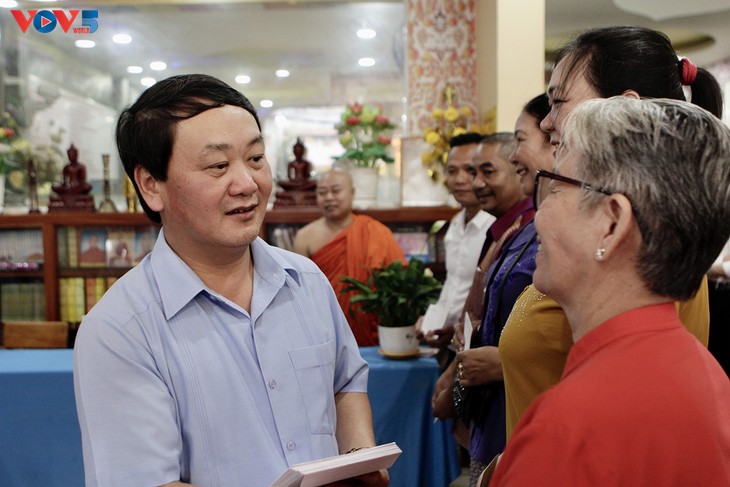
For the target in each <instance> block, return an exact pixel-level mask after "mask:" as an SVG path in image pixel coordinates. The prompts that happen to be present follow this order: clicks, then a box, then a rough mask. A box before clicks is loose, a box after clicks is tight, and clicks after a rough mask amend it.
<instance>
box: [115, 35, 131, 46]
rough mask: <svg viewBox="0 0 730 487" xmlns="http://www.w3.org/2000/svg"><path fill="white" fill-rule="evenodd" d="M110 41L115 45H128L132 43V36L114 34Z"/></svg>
mask: <svg viewBox="0 0 730 487" xmlns="http://www.w3.org/2000/svg"><path fill="white" fill-rule="evenodd" d="M112 41H114V42H115V43H116V44H129V43H130V42H132V36H131V35H129V34H114V36H113V37H112Z"/></svg>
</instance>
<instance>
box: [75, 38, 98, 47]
mask: <svg viewBox="0 0 730 487" xmlns="http://www.w3.org/2000/svg"><path fill="white" fill-rule="evenodd" d="M74 45H75V46H76V47H78V48H81V49H90V48H92V47H95V46H96V42H94V41H91V40H89V39H79V40H77V41H76V42H74Z"/></svg>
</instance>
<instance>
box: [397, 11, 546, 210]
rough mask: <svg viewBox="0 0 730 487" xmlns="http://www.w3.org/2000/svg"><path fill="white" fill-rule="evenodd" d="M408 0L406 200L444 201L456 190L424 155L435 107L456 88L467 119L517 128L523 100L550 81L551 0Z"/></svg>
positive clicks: (490, 128) (481, 125) (482, 127)
mask: <svg viewBox="0 0 730 487" xmlns="http://www.w3.org/2000/svg"><path fill="white" fill-rule="evenodd" d="M404 1H405V5H406V25H407V34H406V35H407V43H406V44H407V46H408V47H407V50H408V52H407V56H406V77H407V102H406V110H405V112H406V115H407V120H408V121H407V124H406V126H405V130H404V139H403V145H402V149H401V154H402V167H403V175H404V177H403V186H402V201H403V204H404V205H406V206H407V205H427V204H439V203H443V202H444V201H446V198H447V197H448V192H447V191H446V189H445V187H444V185H443V184H441V183H440V181H439V177H437V176H438V175H434V171H428V170H427V167H426V166H424V164H428V163H423V162H422V161H421V157H422V156H423V155H424V152H426V151H427V150H428V148H429V145H428V144H426V143H425V142H424V141H423V133H424V130H425V129H428V128H432V127H433V126H434V121H433V119H432V117H431V114H432V111H433V109H434V108H442V109H443V108H446V106H445V105H446V103H445V100H443V98H444V93H445V92H446V91H448V92H449V93H451V94H452V95H453V101H454V104H455V105H457V106H458V107H459V108H461V109H463V108H468V109H469V110H470V111H471V113H472V115H471V116H470V117H468V120H467V123H466V125H467V127H473V126H476V127H477V128H478V130H479V131H480V132H482V133H487V132H494V131H505V132H512V131H513V130H514V123H515V120H516V119H517V116H518V115H519V112H520V110H521V109H522V106H523V105H524V104H525V103H526V102H527V101H529V100H530V99H531V98H532V97H534V96H535V95H537V94H539V93H540V92H542V91H544V89H545V86H544V84H545V81H544V65H545V61H544V59H545V0H404ZM447 86H448V87H449V90H446V88H447ZM432 179H434V180H436V183H433V181H432ZM426 188H428V189H426Z"/></svg>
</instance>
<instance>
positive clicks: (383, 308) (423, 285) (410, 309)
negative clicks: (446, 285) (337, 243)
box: [341, 259, 441, 356]
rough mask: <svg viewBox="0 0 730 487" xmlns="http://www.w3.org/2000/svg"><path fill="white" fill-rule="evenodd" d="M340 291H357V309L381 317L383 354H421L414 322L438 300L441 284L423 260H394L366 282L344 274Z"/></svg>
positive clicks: (377, 270)
mask: <svg viewBox="0 0 730 487" xmlns="http://www.w3.org/2000/svg"><path fill="white" fill-rule="evenodd" d="M342 281H343V282H344V283H345V287H344V288H343V289H342V291H341V292H343V293H344V292H351V291H354V292H356V293H357V294H356V295H355V296H353V297H352V299H351V300H350V306H351V307H352V309H353V311H354V312H366V313H373V314H374V315H375V316H376V318H377V319H378V336H379V340H380V348H381V351H382V352H383V354H384V355H392V356H407V355H413V354H416V353H418V340H417V339H416V330H415V323H416V320H418V317H419V316H421V315H422V314H424V313H425V312H426V309H428V305H429V304H431V303H433V302H435V301H436V300H437V299H438V296H439V293H440V291H441V283H440V282H439V281H438V279H436V278H435V277H433V273H432V272H431V270H430V269H427V268H426V267H425V265H424V264H423V262H422V261H420V260H418V259H412V260H411V261H410V263H409V264H408V265H403V263H402V262H401V261H395V262H393V263H391V264H389V265H387V266H384V267H381V268H378V269H373V271H372V272H371V273H370V276H369V277H368V279H367V281H365V282H363V281H358V280H356V279H353V278H351V277H348V276H344V277H343V278H342Z"/></svg>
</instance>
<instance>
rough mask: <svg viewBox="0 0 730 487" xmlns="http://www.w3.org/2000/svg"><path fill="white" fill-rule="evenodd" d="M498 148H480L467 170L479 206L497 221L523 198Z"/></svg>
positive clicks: (511, 169)
mask: <svg viewBox="0 0 730 487" xmlns="http://www.w3.org/2000/svg"><path fill="white" fill-rule="evenodd" d="M500 148H501V145H500V144H480V145H479V147H478V148H477V150H476V151H475V152H474V158H473V159H472V163H471V166H470V168H469V172H470V173H471V174H472V177H473V179H472V189H473V190H474V193H476V196H477V199H478V200H479V206H481V208H482V210H484V211H486V212H488V213H491V214H492V215H494V216H496V217H497V218H499V217H500V216H502V215H504V214H505V213H506V212H507V211H508V210H509V209H510V208H512V206H514V205H515V203H517V202H518V201H520V200H521V199H522V198H524V195H523V194H522V190H521V189H520V178H519V176H518V174H517V173H516V172H515V169H514V167H513V166H512V164H510V162H509V161H508V160H507V159H505V158H504V157H502V156H501V155H500V153H499V152H500Z"/></svg>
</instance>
